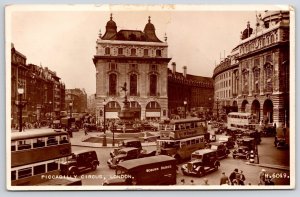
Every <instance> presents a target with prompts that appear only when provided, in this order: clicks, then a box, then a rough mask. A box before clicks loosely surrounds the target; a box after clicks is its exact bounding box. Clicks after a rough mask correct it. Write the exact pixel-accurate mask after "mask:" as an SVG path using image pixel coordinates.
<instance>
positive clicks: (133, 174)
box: [103, 155, 177, 185]
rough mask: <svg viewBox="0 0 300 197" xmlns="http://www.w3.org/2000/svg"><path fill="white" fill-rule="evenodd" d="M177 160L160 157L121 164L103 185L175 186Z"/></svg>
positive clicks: (133, 160) (164, 156)
mask: <svg viewBox="0 0 300 197" xmlns="http://www.w3.org/2000/svg"><path fill="white" fill-rule="evenodd" d="M176 171H177V166H176V160H175V159H174V158H173V157H170V156H166V155H158V156H152V157H145V158H139V159H132V160H127V161H123V162H120V163H119V164H118V166H117V167H116V174H115V176H113V177H110V179H108V180H106V182H105V183H103V185H175V184H176Z"/></svg>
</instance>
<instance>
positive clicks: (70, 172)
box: [68, 169, 78, 177]
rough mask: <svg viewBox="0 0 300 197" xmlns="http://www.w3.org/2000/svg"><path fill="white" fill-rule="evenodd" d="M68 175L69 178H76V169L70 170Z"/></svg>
mask: <svg viewBox="0 0 300 197" xmlns="http://www.w3.org/2000/svg"><path fill="white" fill-rule="evenodd" d="M68 175H69V176H71V177H75V176H77V175H78V171H77V169H71V170H70V171H69V173H68Z"/></svg>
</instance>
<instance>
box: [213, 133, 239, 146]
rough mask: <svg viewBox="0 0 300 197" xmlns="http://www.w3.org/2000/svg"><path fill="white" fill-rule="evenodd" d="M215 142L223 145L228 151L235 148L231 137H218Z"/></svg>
mask: <svg viewBox="0 0 300 197" xmlns="http://www.w3.org/2000/svg"><path fill="white" fill-rule="evenodd" d="M217 142H220V143H222V144H224V145H225V146H226V147H227V148H228V149H232V148H234V146H235V142H234V139H233V137H232V136H227V135H221V136H219V137H218V140H217Z"/></svg>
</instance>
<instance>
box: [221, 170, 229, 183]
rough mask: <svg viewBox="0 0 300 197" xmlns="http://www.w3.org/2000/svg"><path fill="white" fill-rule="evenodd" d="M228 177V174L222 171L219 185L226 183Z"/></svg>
mask: <svg viewBox="0 0 300 197" xmlns="http://www.w3.org/2000/svg"><path fill="white" fill-rule="evenodd" d="M228 183H229V179H228V176H226V174H225V172H222V176H221V178H220V185H228Z"/></svg>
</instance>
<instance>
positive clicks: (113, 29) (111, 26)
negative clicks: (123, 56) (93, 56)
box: [102, 14, 117, 40]
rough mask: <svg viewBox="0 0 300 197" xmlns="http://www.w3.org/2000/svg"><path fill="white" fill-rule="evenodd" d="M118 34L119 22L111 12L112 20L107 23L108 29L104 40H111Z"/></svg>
mask: <svg viewBox="0 0 300 197" xmlns="http://www.w3.org/2000/svg"><path fill="white" fill-rule="evenodd" d="M116 34H117V24H116V23H115V21H113V18H112V14H110V20H109V21H108V22H107V23H106V31H105V34H104V36H103V37H102V39H103V40H111V39H113V38H114V37H115V36H116Z"/></svg>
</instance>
